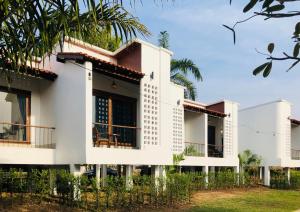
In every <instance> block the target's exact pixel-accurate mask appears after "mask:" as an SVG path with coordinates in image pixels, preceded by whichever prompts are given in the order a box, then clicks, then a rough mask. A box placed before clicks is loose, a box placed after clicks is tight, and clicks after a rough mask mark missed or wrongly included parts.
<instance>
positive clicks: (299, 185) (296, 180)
mask: <svg viewBox="0 0 300 212" xmlns="http://www.w3.org/2000/svg"><path fill="white" fill-rule="evenodd" d="M290 174H291V177H290V186H291V188H293V189H300V171H296V170H291V173H290Z"/></svg>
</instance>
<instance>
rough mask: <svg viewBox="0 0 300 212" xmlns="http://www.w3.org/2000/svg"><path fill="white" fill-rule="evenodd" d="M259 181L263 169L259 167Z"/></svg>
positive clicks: (261, 177)
mask: <svg viewBox="0 0 300 212" xmlns="http://www.w3.org/2000/svg"><path fill="white" fill-rule="evenodd" d="M259 179H260V180H262V179H263V167H259Z"/></svg>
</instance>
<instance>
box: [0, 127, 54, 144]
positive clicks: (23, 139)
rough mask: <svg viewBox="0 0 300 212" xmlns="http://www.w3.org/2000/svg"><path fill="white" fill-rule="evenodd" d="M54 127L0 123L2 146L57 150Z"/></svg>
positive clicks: (0, 141) (0, 142)
mask: <svg viewBox="0 0 300 212" xmlns="http://www.w3.org/2000/svg"><path fill="white" fill-rule="evenodd" d="M54 131H55V128H54V127H45V126H33V125H24V124H17V123H8V122H0V145H1V146H14V147H27V148H45V149H55V146H56V145H55V142H54Z"/></svg>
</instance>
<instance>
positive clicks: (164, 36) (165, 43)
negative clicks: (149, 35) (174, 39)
mask: <svg viewBox="0 0 300 212" xmlns="http://www.w3.org/2000/svg"><path fill="white" fill-rule="evenodd" d="M169 40H170V35H169V33H168V32H167V31H162V32H160V33H159V36H158V45H159V46H161V47H163V48H165V49H169V48H170V44H169Z"/></svg>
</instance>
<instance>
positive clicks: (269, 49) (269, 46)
mask: <svg viewBox="0 0 300 212" xmlns="http://www.w3.org/2000/svg"><path fill="white" fill-rule="evenodd" d="M274 47H275V45H274V43H270V44H269V45H268V51H269V53H270V54H272V52H273V51H274Z"/></svg>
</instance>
